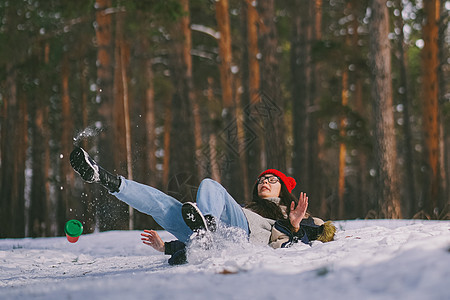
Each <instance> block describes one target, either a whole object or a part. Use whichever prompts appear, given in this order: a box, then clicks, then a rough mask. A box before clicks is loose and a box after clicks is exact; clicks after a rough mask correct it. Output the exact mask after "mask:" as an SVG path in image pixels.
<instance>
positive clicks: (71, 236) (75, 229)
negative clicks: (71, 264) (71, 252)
mask: <svg viewBox="0 0 450 300" xmlns="http://www.w3.org/2000/svg"><path fill="white" fill-rule="evenodd" d="M64 232H65V233H66V237H67V240H68V241H69V242H71V243H76V242H77V241H78V238H79V237H80V235H81V234H82V233H83V224H81V222H80V221H78V220H69V221H67V223H66V226H64Z"/></svg>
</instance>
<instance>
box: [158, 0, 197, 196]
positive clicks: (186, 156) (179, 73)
mask: <svg viewBox="0 0 450 300" xmlns="http://www.w3.org/2000/svg"><path fill="white" fill-rule="evenodd" d="M184 1H187V0H184ZM185 13H186V14H187V16H184V17H183V18H182V19H181V20H180V21H178V22H177V23H176V24H175V25H174V27H173V28H172V32H171V34H172V35H173V39H172V40H171V42H170V45H169V57H170V59H169V62H170V66H169V67H170V74H171V79H172V83H173V86H174V94H173V98H172V106H171V108H170V109H171V111H170V113H171V114H172V116H171V117H172V124H171V132H170V154H169V155H170V158H171V159H170V160H169V165H170V169H169V174H168V178H167V179H168V183H169V185H171V184H170V182H171V179H173V182H174V183H175V182H176V183H178V178H179V176H181V177H184V178H190V179H192V181H194V182H195V181H197V172H196V170H197V168H196V165H195V157H196V156H195V133H194V119H193V118H194V117H193V112H192V111H193V105H192V102H191V97H192V78H191V77H189V74H188V72H187V70H188V69H189V65H190V63H191V62H190V59H187V57H186V50H185V49H186V47H189V44H188V43H186V41H185V37H184V35H183V34H184V31H183V26H186V25H185V22H186V20H185V19H184V18H188V14H189V12H188V11H185ZM167 141H169V140H167ZM165 155H166V154H165ZM174 188H175V189H176V190H173V189H174ZM170 189H171V191H170V192H173V195H175V196H176V195H178V196H179V197H181V198H179V200H181V199H185V198H186V197H187V198H188V199H189V201H192V198H193V199H194V200H195V195H192V193H191V191H190V190H189V187H187V183H186V182H183V183H182V185H181V186H179V185H178V184H176V185H175V186H174V187H170Z"/></svg>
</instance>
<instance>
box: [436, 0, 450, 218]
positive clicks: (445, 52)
mask: <svg viewBox="0 0 450 300" xmlns="http://www.w3.org/2000/svg"><path fill="white" fill-rule="evenodd" d="M445 2H446V1H445V0H441V3H440V18H439V69H438V78H439V107H440V109H439V112H440V115H439V117H440V126H441V127H440V128H441V130H440V136H441V141H440V145H441V148H440V154H441V158H440V159H441V163H440V166H441V187H442V192H441V203H440V207H443V208H445V207H450V136H449V135H448V134H447V133H448V129H449V121H450V117H449V116H448V114H447V115H445V114H444V110H443V107H444V105H445V103H446V100H447V99H446V93H447V91H448V87H449V80H448V79H447V78H448V77H449V71H450V70H449V68H448V63H447V59H448V57H449V54H450V49H449V48H448V43H447V42H446V37H447V33H448V29H447V27H448V23H449V20H450V16H449V15H448V10H447V9H446V7H445ZM444 217H445V216H442V215H441V216H440V218H444ZM446 218H447V219H449V218H450V212H447V215H446Z"/></svg>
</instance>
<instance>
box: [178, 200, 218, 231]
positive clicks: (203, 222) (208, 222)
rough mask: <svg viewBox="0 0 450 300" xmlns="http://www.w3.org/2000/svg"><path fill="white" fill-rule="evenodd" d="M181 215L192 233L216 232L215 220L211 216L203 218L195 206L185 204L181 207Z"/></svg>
mask: <svg viewBox="0 0 450 300" xmlns="http://www.w3.org/2000/svg"><path fill="white" fill-rule="evenodd" d="M181 214H182V216H183V220H184V222H185V223H186V225H187V226H188V227H189V228H191V229H192V231H194V232H195V231H212V232H214V231H216V227H217V224H216V220H215V218H214V217H213V216H212V215H206V216H203V214H202V212H201V211H200V210H199V209H198V207H197V205H195V204H194V203H192V202H186V203H184V204H183V206H182V207H181Z"/></svg>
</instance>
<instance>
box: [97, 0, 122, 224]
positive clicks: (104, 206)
mask: <svg viewBox="0 0 450 300" xmlns="http://www.w3.org/2000/svg"><path fill="white" fill-rule="evenodd" d="M111 5H112V4H111V0H96V3H95V8H96V13H95V19H96V23H97V26H96V28H95V29H96V31H95V33H96V40H97V48H98V50H97V61H98V66H97V98H98V101H100V106H99V109H98V114H99V116H98V120H99V123H100V126H101V129H102V131H101V132H100V134H99V136H98V154H99V157H98V162H99V164H100V165H101V166H102V167H103V168H105V169H106V170H109V171H111V172H113V171H114V170H115V169H116V167H115V164H114V155H117V154H119V151H114V149H116V148H117V145H116V143H115V142H114V138H115V137H116V136H115V135H114V131H115V130H114V129H115V127H114V111H113V107H114V93H113V75H114V71H113V51H112V49H113V46H112V44H113V39H112V15H111V13H110V12H108V9H109V8H111ZM91 190H94V187H92V188H91ZM97 193H98V194H96V195H95V198H97V199H99V202H100V209H99V210H98V212H99V214H98V217H99V225H100V230H101V231H104V230H111V229H115V228H116V224H115V220H114V218H111V214H110V213H111V211H114V210H115V207H116V205H117V201H118V200H117V199H115V198H114V197H113V196H111V195H109V193H108V192H107V191H106V190H105V189H103V188H102V189H100V190H98V191H97ZM114 214H115V213H114V212H113V215H114Z"/></svg>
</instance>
